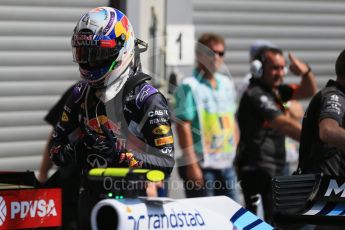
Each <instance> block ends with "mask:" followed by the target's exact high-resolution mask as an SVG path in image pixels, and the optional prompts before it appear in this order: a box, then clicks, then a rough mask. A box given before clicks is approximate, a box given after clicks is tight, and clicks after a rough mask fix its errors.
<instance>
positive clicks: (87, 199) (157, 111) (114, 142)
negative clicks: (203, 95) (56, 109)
mask: <svg viewBox="0 0 345 230" xmlns="http://www.w3.org/2000/svg"><path fill="white" fill-rule="evenodd" d="M130 78H131V77H130ZM130 78H129V79H130ZM123 88H124V89H126V87H123ZM128 91H129V92H126V90H121V91H120V92H119V93H118V94H117V95H116V96H115V97H114V98H112V99H110V100H108V101H106V102H104V99H102V98H101V94H100V93H99V90H98V91H97V90H95V89H92V88H90V87H89V86H88V85H87V84H86V82H84V81H80V82H78V83H77V84H76V85H75V86H74V89H73V91H72V94H71V95H70V97H69V99H68V100H67V102H66V104H65V106H64V109H63V112H62V114H61V117H60V120H59V122H58V124H57V125H56V127H55V129H54V132H53V135H52V139H51V142H50V144H49V146H50V156H51V159H52V160H53V162H54V163H55V164H56V165H59V166H62V165H67V164H69V163H71V162H76V163H77V164H78V165H79V166H80V168H81V175H82V176H81V194H80V206H81V207H80V209H81V211H82V216H81V221H82V225H84V223H83V222H85V221H89V220H90V218H89V217H90V216H89V215H90V212H91V209H92V207H93V205H94V204H95V203H96V202H97V201H98V200H99V196H98V193H100V192H102V189H103V188H100V186H92V184H91V183H90V182H89V181H88V180H87V173H88V171H89V170H90V169H92V168H106V167H130V168H135V167H140V168H147V169H159V170H162V171H163V172H164V173H165V174H166V175H167V176H168V175H169V174H170V173H171V170H172V168H173V166H174V139H173V134H172V130H171V121H170V112H169V108H168V103H167V100H166V99H165V97H164V96H163V95H162V94H161V93H160V92H159V91H158V90H157V89H155V88H154V87H153V86H151V85H150V84H148V83H147V82H145V81H142V82H140V83H139V84H138V85H136V86H135V87H133V89H132V90H128ZM109 133H111V136H110V135H109ZM106 134H107V135H106ZM75 135H77V136H78V138H70V137H71V136H75ZM90 136H91V137H90ZM71 139H77V141H75V142H74V143H71V142H70V141H69V140H71ZM96 187H97V188H96ZM84 228H89V223H88V224H87V225H85V227H83V228H82V229H84Z"/></svg>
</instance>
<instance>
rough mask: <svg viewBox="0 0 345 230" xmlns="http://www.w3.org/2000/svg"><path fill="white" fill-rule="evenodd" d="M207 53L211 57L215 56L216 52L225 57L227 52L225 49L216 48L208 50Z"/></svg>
mask: <svg viewBox="0 0 345 230" xmlns="http://www.w3.org/2000/svg"><path fill="white" fill-rule="evenodd" d="M206 54H207V55H208V56H209V57H214V56H215V55H216V54H218V56H219V57H224V54H225V52H224V51H216V50H207V51H206Z"/></svg>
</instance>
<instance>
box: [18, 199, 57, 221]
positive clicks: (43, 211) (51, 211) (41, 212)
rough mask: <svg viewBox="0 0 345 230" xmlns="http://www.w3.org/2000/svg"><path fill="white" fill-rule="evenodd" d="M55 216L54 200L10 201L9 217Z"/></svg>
mask: <svg viewBox="0 0 345 230" xmlns="http://www.w3.org/2000/svg"><path fill="white" fill-rule="evenodd" d="M47 216H57V211H56V208H55V202H54V200H48V202H46V201H45V200H30V201H19V202H18V201H14V202H11V219H15V218H21V219H24V218H26V217H30V218H35V217H47Z"/></svg>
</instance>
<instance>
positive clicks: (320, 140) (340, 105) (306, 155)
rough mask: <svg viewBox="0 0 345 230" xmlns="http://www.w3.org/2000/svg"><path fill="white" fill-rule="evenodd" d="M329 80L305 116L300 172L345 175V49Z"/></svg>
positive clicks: (312, 101)
mask: <svg viewBox="0 0 345 230" xmlns="http://www.w3.org/2000/svg"><path fill="white" fill-rule="evenodd" d="M335 72H336V75H337V77H336V80H335V81H334V80H329V81H328V83H327V85H326V87H325V88H323V89H322V90H321V91H320V92H319V93H318V94H317V95H315V96H314V97H313V99H312V100H311V102H310V104H309V106H308V109H307V111H306V113H305V116H304V118H303V125H302V134H301V146H300V151H299V154H300V158H299V166H300V172H301V173H304V174H306V173H323V174H325V175H331V176H345V130H344V128H345V125H344V116H345V50H343V51H342V52H341V53H340V54H339V56H338V58H337V60H336V63H335Z"/></svg>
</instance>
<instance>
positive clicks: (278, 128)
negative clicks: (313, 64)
mask: <svg viewBox="0 0 345 230" xmlns="http://www.w3.org/2000/svg"><path fill="white" fill-rule="evenodd" d="M289 59H290V62H291V67H290V69H293V71H294V73H295V74H296V75H298V76H300V78H301V80H300V84H299V85H297V84H294V85H287V84H283V80H284V77H285V74H286V62H285V58H284V55H283V51H282V50H280V49H277V48H270V47H264V48H263V49H261V50H260V51H259V53H258V54H257V55H256V56H255V58H254V60H253V62H252V63H251V65H252V67H251V74H252V78H251V79H250V84H249V86H248V88H247V90H246V91H245V92H244V94H243V96H242V98H241V100H240V105H239V108H238V113H237V116H238V122H239V128H240V142H239V145H238V148H237V154H236V160H235V164H236V168H237V172H238V177H239V179H240V181H241V187H242V191H243V195H244V200H245V205H246V208H247V209H248V210H250V211H252V212H253V213H256V211H257V210H256V209H257V207H256V205H255V202H256V200H255V201H253V198H254V199H257V197H256V195H257V194H260V195H261V198H262V202H263V209H264V218H265V220H266V221H267V222H270V221H271V219H272V208H273V204H272V201H273V200H272V192H271V180H272V177H274V176H278V175H283V169H284V166H285V162H286V152H285V136H290V137H292V138H293V139H295V140H297V141H298V140H299V137H300V131H301V125H300V123H299V122H298V121H296V120H294V119H292V118H291V117H290V115H289V113H288V112H287V108H286V102H288V101H289V100H291V99H301V98H307V97H310V96H313V95H314V94H315V93H316V82H315V78H314V74H313V73H312V72H311V69H310V67H309V66H308V65H307V64H305V63H303V62H301V61H299V60H298V59H296V58H295V57H294V56H293V55H292V54H289Z"/></svg>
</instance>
